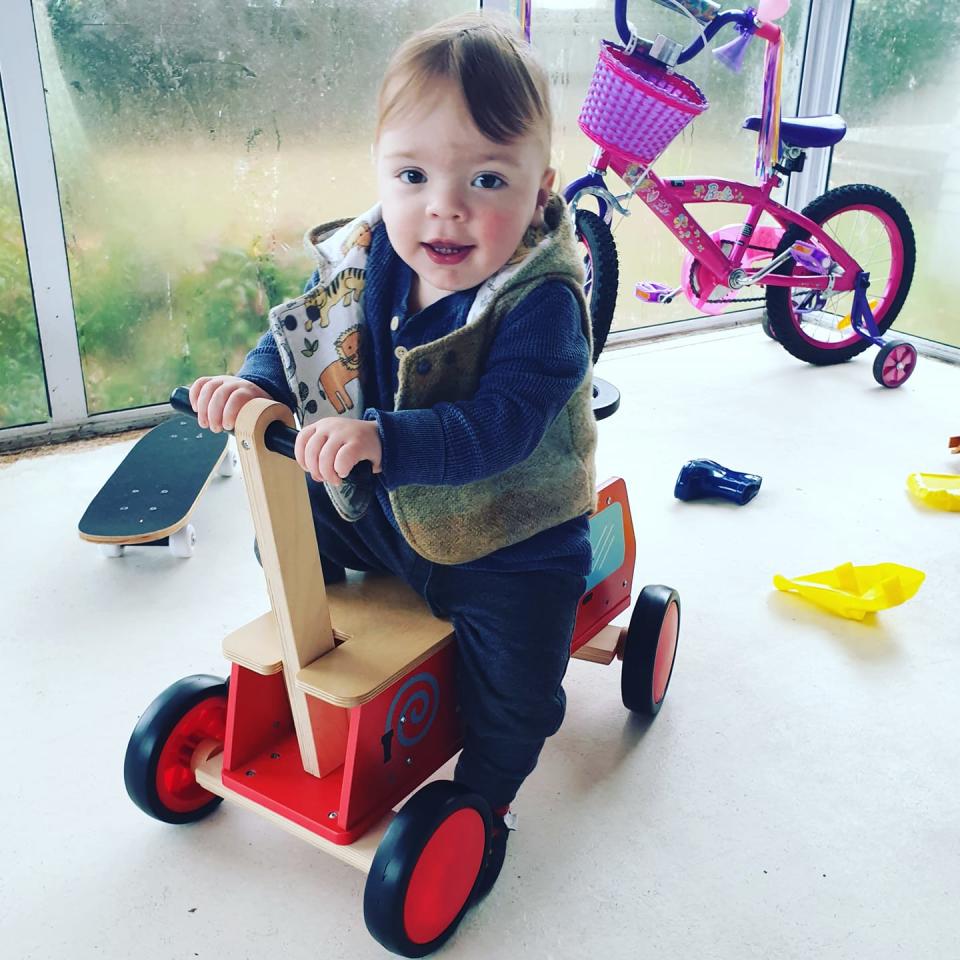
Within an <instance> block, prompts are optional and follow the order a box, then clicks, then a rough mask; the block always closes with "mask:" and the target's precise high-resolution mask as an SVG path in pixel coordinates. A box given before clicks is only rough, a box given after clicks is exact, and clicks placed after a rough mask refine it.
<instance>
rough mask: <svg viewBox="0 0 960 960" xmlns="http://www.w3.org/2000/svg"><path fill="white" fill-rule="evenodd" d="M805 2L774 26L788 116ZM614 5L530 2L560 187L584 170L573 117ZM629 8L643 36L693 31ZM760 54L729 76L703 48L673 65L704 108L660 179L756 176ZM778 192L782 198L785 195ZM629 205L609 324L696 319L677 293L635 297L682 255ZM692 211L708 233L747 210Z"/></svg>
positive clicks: (666, 159)
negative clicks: (754, 120) (747, 121)
mask: <svg viewBox="0 0 960 960" xmlns="http://www.w3.org/2000/svg"><path fill="white" fill-rule="evenodd" d="M726 6H730V4H726ZM733 6H734V7H736V6H739V5H738V4H733ZM743 6H746V4H743ZM807 6H808V5H807V4H805V3H801V2H795V3H794V4H793V8H792V9H791V10H790V12H789V13H788V14H787V16H786V17H784V18H783V19H782V20H781V21H780V22H779V25H780V27H781V28H782V29H783V33H784V38H785V42H786V47H785V55H784V73H783V96H782V102H783V112H784V114H785V115H792V114H793V113H794V108H795V106H796V103H797V97H798V92H799V83H800V66H801V60H802V56H803V39H804V34H805V31H806V18H807ZM613 11H614V2H613V0H536V2H535V3H534V7H533V22H532V38H533V43H534V46H535V47H536V48H537V49H538V50H539V51H540V55H541V57H542V58H543V60H544V62H545V63H546V65H547V66H548V67H549V69H550V75H551V81H552V84H551V89H552V94H553V101H554V109H555V111H556V115H557V124H556V127H557V131H556V137H555V154H556V159H557V161H558V164H559V171H560V177H559V182H560V183H561V184H564V183H568V182H569V181H571V180H573V179H575V178H576V177H578V176H580V175H582V174H583V173H584V172H585V170H586V167H587V164H588V163H589V161H590V158H591V156H592V155H593V149H594V145H593V143H591V142H590V141H589V140H588V139H587V138H586V136H584V134H583V133H582V132H581V131H580V129H579V127H578V126H577V117H578V116H579V113H580V104H581V102H582V100H583V97H584V94H585V93H586V90H587V86H588V85H589V82H590V77H591V76H592V75H593V69H594V65H595V63H596V60H597V53H598V50H599V47H600V41H601V40H602V39H606V40H618V42H619V39H618V37H617V31H616V27H615V26H614V13H613ZM628 12H629V17H630V19H631V20H632V21H633V23H634V24H635V25H636V29H637V32H638V33H639V34H640V35H641V36H644V37H649V38H653V37H656V35H657V34H658V33H663V34H665V35H666V36H668V37H670V38H672V39H674V40H677V41H678V42H680V43H682V44H687V43H689V42H690V41H691V40H693V39H694V38H695V37H696V36H697V31H696V27H695V26H694V24H693V23H692V22H691V21H690V20H689V19H688V18H686V17H684V16H683V15H681V14H679V13H674V12H673V11H670V10H667V9H664V8H662V7H659V6H657V5H655V4H652V3H649V2H646V0H642V2H641V0H637V2H634V3H631V4H630V7H629V11H628ZM734 36H736V34H735V32H734V31H732V30H731V29H730V28H727V29H726V30H725V31H724V32H723V33H721V34H720V35H719V36H718V38H717V39H716V40H715V41H714V43H713V44H712V46H719V45H721V44H723V43H724V42H726V41H727V40H731V39H733V37H734ZM763 50H764V44H763V42H762V41H760V40H754V41H753V42H752V44H751V47H750V50H749V51H748V53H747V57H746V62H745V65H744V69H743V72H742V73H740V74H734V73H731V72H730V71H729V70H728V69H727V68H725V67H724V66H722V65H721V64H720V63H718V62H716V61H714V58H713V56H712V54H711V53H710V52H706V53H702V54H700V55H699V56H697V57H695V58H694V59H693V60H692V61H691V62H690V63H687V64H684V65H683V66H681V67H680V68H679V71H680V72H681V73H682V74H683V75H684V76H688V77H690V79H692V80H693V81H695V82H696V83H697V84H698V85H699V86H700V88H701V89H702V90H703V91H704V93H705V94H706V96H707V99H708V100H709V101H710V108H709V109H708V110H707V112H706V113H705V114H703V115H702V116H701V117H699V118H698V119H696V120H695V121H694V122H693V123H692V124H691V125H690V126H689V127H688V128H687V129H686V130H685V131H684V132H683V133H682V134H681V135H680V137H679V138H678V139H677V140H676V141H674V143H672V144H671V145H670V147H668V148H667V150H666V152H665V153H664V154H663V156H662V157H661V158H660V159H659V160H658V161H657V164H656V170H657V172H658V173H659V174H660V176H662V177H665V176H668V175H674V176H682V175H683V174H691V173H697V174H716V175H717V176H723V177H731V178H733V179H736V180H741V181H745V182H747V183H752V182H754V160H755V157H756V147H757V136H756V134H754V133H749V132H748V131H746V130H741V129H740V125H741V123H742V122H743V120H744V118H745V117H747V116H749V115H751V114H757V113H759V112H760V102H761V82H762V74H763ZM607 184H608V186H611V185H614V184H615V185H616V186H615V187H614V189H618V188H621V187H622V190H621V192H626V189H627V188H626V187H625V186H623V185H622V184H621V183H620V181H619V180H618V179H617V178H616V177H615V176H614V175H613V174H610V175H609V177H608V180H607ZM775 197H777V198H778V199H781V200H782V199H783V192H782V191H781V192H780V193H779V194H775ZM629 209H630V211H631V216H630V217H629V218H628V219H626V220H623V221H621V222H620V223H619V225H618V227H617V232H616V235H615V239H616V243H617V253H618V255H619V259H620V291H619V296H618V298H617V308H616V314H615V321H614V329H615V330H626V329H632V328H635V327H643V326H650V325H652V324H656V323H664V322H669V321H673V320H681V319H684V318H686V317H690V316H694V315H695V314H696V310H695V309H694V308H693V307H692V306H691V305H690V304H689V303H688V302H687V301H686V300H685V299H684V298H683V297H682V296H680V297H679V298H678V299H677V300H676V301H675V302H674V303H672V304H669V305H655V306H652V305H649V304H645V303H642V302H641V301H639V300H637V299H636V297H635V296H634V287H635V285H636V282H637V281H639V280H657V281H660V282H662V283H667V284H670V285H671V286H678V285H679V283H680V268H681V264H682V261H683V257H684V255H685V251H684V249H683V248H682V247H681V246H680V244H679V243H677V241H676V240H675V239H674V238H673V237H672V236H671V235H670V234H669V233H668V232H667V230H666V229H665V228H664V226H663V224H662V223H661V222H660V221H659V220H658V219H657V218H656V217H655V216H654V215H653V214H651V213H650V211H649V210H648V209H647V208H646V207H645V206H644V205H643V203H641V202H640V201H639V200H637V199H633V201H632V202H631V204H630V208H629ZM693 209H694V211H695V212H696V215H697V218H698V219H700V221H701V223H703V224H704V226H706V227H708V228H709V229H711V230H714V229H718V228H719V227H722V226H725V225H727V224H728V223H730V222H733V221H735V220H737V218H738V217H739V219H740V222H742V220H743V217H744V216H745V215H746V211H747V207H745V206H732V205H729V204H725V205H723V206H722V207H721V206H714V207H710V206H709V205H704V204H698V205H696V206H694V207H693ZM761 294H762V291H761ZM757 305H758V306H759V304H757Z"/></svg>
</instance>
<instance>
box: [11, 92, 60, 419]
mask: <svg viewBox="0 0 960 960" xmlns="http://www.w3.org/2000/svg"><path fill="white" fill-rule="evenodd" d="M0 121H2V123H0V388H2V389H0V427H12V426H19V425H22V424H27V423H40V422H42V421H44V420H48V419H49V418H50V409H49V407H48V406H47V389H46V385H45V382H44V379H43V360H42V359H41V355H40V336H39V334H38V333H37V315H36V311H35V310H34V306H33V290H32V289H31V286H30V275H29V272H28V270H27V254H26V248H25V246H24V242H23V225H22V223H21V222H20V204H19V202H18V200H17V185H16V182H15V180H14V178H13V164H12V162H11V157H10V140H9V138H8V136H7V112H6V108H5V107H4V104H3V98H2V96H0Z"/></svg>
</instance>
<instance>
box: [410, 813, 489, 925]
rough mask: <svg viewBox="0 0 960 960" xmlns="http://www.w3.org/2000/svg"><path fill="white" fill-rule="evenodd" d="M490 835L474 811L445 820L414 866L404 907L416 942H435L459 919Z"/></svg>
mask: <svg viewBox="0 0 960 960" xmlns="http://www.w3.org/2000/svg"><path fill="white" fill-rule="evenodd" d="M485 846H486V832H485V830H484V824H483V817H481V816H480V814H479V812H478V811H476V810H474V809H472V808H464V809H461V810H457V812H456V813H453V814H451V815H450V816H449V817H447V819H446V820H444V821H443V823H441V824H440V826H439V827H438V828H437V829H436V830H435V831H434V833H433V836H431V837H430V839H429V840H428V841H427V843H426V845H425V846H424V848H423V851H422V852H421V854H420V857H419V859H418V860H417V865H416V866H415V867H414V868H413V873H412V875H411V877H410V883H409V885H408V886H407V894H406V898H405V899H404V903H403V926H404V929H405V930H406V934H407V937H408V938H409V939H410V940H412V941H413V942H414V943H429V942H430V941H431V940H435V939H436V938H437V937H439V936H440V934H442V933H443V932H444V930H446V929H447V927H449V926H450V924H451V923H453V921H454V920H455V919H456V917H457V914H458V913H460V910H461V909H462V908H463V905H464V904H465V903H466V902H467V897H469V896H470V891H471V890H472V889H473V885H474V883H475V882H476V879H477V875H478V874H479V872H480V868H481V867H482V866H483V855H484V848H485Z"/></svg>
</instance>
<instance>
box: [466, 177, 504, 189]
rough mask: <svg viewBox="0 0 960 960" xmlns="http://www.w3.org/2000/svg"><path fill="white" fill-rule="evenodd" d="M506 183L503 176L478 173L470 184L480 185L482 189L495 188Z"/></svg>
mask: <svg viewBox="0 0 960 960" xmlns="http://www.w3.org/2000/svg"><path fill="white" fill-rule="evenodd" d="M506 185H507V182H506V180H504V179H503V177H498V176H497V175H496V174H495V173H478V174H477V175H476V176H475V177H474V178H473V184H472V186H475V187H482V188H483V189H484V190H497V189H499V188H500V187H505V186H506Z"/></svg>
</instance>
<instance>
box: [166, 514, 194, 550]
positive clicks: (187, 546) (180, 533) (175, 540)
mask: <svg viewBox="0 0 960 960" xmlns="http://www.w3.org/2000/svg"><path fill="white" fill-rule="evenodd" d="M196 545H197V531H196V530H194V529H193V524H192V523H188V524H187V525H186V526H185V527H181V528H180V529H179V530H176V531H174V532H173V533H171V534H170V539H169V543H168V546H169V547H170V552H171V553H172V554H173V555H174V556H175V557H183V558H184V559H186V558H187V557H192V556H193V548H194V547H195V546H196Z"/></svg>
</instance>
